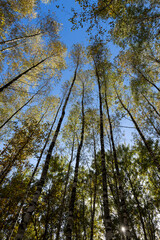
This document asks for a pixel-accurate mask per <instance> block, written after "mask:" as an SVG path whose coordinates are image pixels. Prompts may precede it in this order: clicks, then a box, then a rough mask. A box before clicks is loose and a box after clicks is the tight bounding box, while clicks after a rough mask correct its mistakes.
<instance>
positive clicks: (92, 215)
mask: <svg viewBox="0 0 160 240" xmlns="http://www.w3.org/2000/svg"><path fill="white" fill-rule="evenodd" d="M93 147H94V167H95V179H94V195H93V209H92V214H91V235H90V240H93V233H94V217H95V211H96V198H97V153H96V141H95V136H94V131H93Z"/></svg>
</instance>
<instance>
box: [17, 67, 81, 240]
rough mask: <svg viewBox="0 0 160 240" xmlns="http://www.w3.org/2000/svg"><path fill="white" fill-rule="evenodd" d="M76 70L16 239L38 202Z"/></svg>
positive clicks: (19, 236)
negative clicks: (35, 188)
mask: <svg viewBox="0 0 160 240" xmlns="http://www.w3.org/2000/svg"><path fill="white" fill-rule="evenodd" d="M77 70H78V64H77V66H76V69H75V73H74V77H73V80H72V84H71V86H70V89H69V92H68V95H67V97H66V99H65V102H64V105H63V108H62V114H61V117H60V119H59V122H58V125H57V128H56V131H55V134H54V136H53V139H52V142H51V144H50V146H49V149H48V153H47V156H46V160H45V163H44V167H43V170H42V173H41V177H40V180H39V181H38V183H37V190H36V192H35V194H34V195H33V198H32V201H31V202H30V204H29V207H28V208H27V210H26V211H25V212H24V214H23V216H22V221H21V224H20V225H19V228H18V233H17V236H16V240H21V239H23V236H24V233H25V230H26V228H27V225H28V223H29V221H30V219H31V216H32V214H33V212H34V210H35V208H36V206H37V202H38V199H39V197H40V195H41V192H42V188H43V186H44V184H45V180H46V177H47V173H48V168H49V163H50V159H51V156H52V151H53V148H54V146H55V143H56V140H57V137H58V134H59V132H60V128H61V125H62V121H63V118H64V116H65V109H66V106H67V103H68V100H69V97H70V94H71V91H72V88H73V85H74V82H75V80H76V76H77Z"/></svg>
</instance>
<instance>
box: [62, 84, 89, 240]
mask: <svg viewBox="0 0 160 240" xmlns="http://www.w3.org/2000/svg"><path fill="white" fill-rule="evenodd" d="M82 94H83V95H82V129H81V140H80V144H79V145H78V149H77V156H76V166H75V171H74V180H73V186H72V192H71V198H70V203H69V214H68V219H67V226H66V240H71V239H72V228H73V220H74V219H73V217H74V216H73V214H74V205H75V200H76V190H77V182H78V171H79V162H80V155H81V149H82V146H83V139H84V124H85V114H84V86H83V93H82Z"/></svg>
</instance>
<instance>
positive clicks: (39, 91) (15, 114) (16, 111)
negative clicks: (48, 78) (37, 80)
mask: <svg viewBox="0 0 160 240" xmlns="http://www.w3.org/2000/svg"><path fill="white" fill-rule="evenodd" d="M44 86H45V85H44ZM44 86H42V87H41V88H40V89H39V90H38V91H37V92H36V93H35V94H34V95H33V96H32V97H31V98H30V99H29V100H28V101H27V102H26V103H25V104H23V105H22V106H21V107H20V108H19V109H18V110H17V111H15V112H14V113H13V114H12V115H11V116H10V117H9V118H8V119H7V120H6V121H5V122H4V123H3V124H2V125H1V126H0V129H1V128H2V127H4V126H5V125H6V124H7V123H8V122H9V121H10V120H11V119H12V118H13V117H14V116H15V115H16V114H17V113H18V112H19V111H20V110H22V109H23V108H24V107H25V106H26V105H27V104H28V103H30V102H31V101H32V99H33V98H34V97H35V96H36V95H37V94H38V93H39V92H40V90H41V89H42V88H43V87H44Z"/></svg>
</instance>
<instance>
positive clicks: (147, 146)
mask: <svg viewBox="0 0 160 240" xmlns="http://www.w3.org/2000/svg"><path fill="white" fill-rule="evenodd" d="M115 91H116V94H117V97H118V100H119V102H120V103H121V105H122V107H123V108H124V109H125V110H126V112H127V113H128V115H129V116H130V118H131V119H132V121H133V123H134V125H135V127H136V130H137V131H138V133H139V135H140V137H141V139H142V141H143V143H144V145H145V146H146V148H147V150H148V152H149V154H150V156H151V157H152V159H153V162H154V164H155V165H156V167H157V169H158V171H159V172H160V164H159V160H158V159H157V157H156V156H155V155H154V153H153V151H152V149H151V147H150V146H149V144H148V143H147V140H146V139H145V137H144V135H143V133H142V132H141V130H140V128H139V126H138V124H137V122H136V120H135V119H134V117H133V116H132V114H131V112H130V111H129V109H128V108H127V107H126V106H125V105H124V103H123V102H122V100H121V98H120V96H119V95H118V92H117V90H116V88H115Z"/></svg>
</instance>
